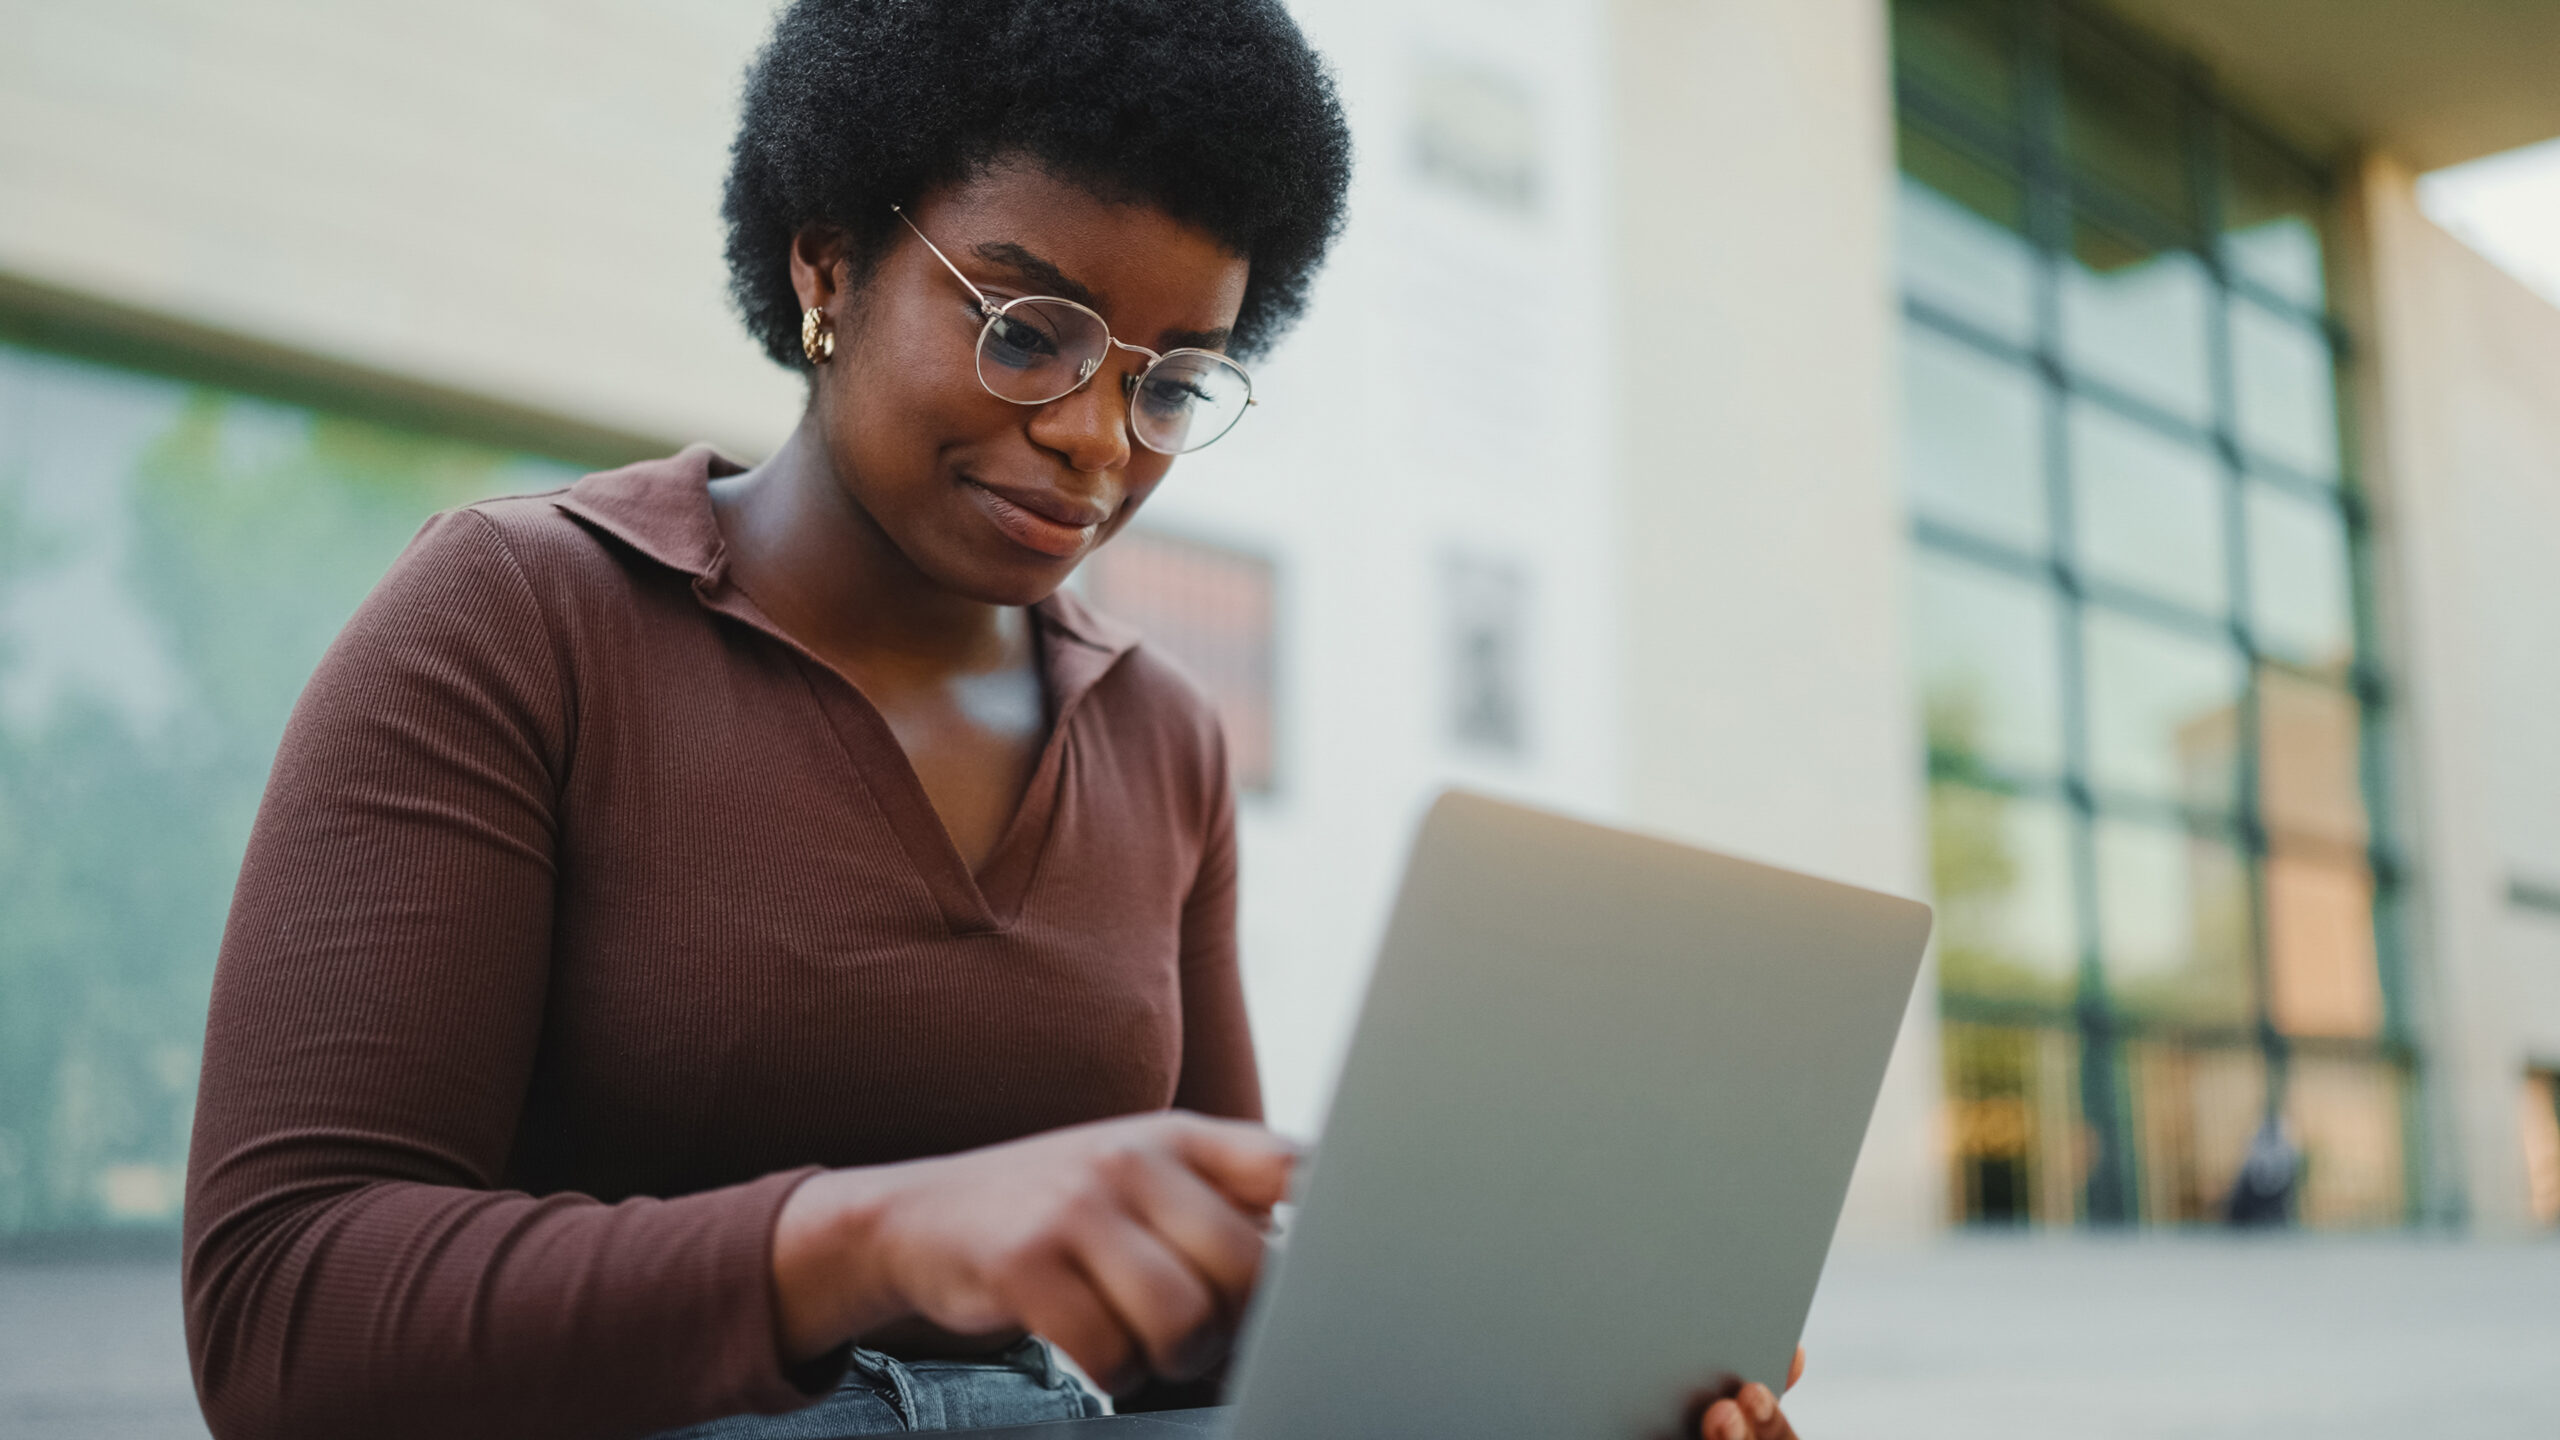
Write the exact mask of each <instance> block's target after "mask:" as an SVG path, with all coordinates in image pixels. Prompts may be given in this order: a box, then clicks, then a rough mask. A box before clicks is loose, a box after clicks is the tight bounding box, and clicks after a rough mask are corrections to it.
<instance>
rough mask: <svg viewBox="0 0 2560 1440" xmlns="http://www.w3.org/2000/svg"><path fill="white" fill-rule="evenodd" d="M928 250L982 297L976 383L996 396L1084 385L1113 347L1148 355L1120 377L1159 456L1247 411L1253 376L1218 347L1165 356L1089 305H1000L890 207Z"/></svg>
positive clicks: (1226, 426)
mask: <svg viewBox="0 0 2560 1440" xmlns="http://www.w3.org/2000/svg"><path fill="white" fill-rule="evenodd" d="M889 208H890V209H891V210H893V211H896V212H897V216H898V218H899V219H900V220H905V221H906V225H907V228H908V229H910V230H915V232H916V238H917V239H919V240H922V241H924V248H926V249H927V250H930V251H932V252H933V258H934V259H936V260H939V261H941V262H942V268H943V269H945V270H948V271H950V272H951V278H952V279H954V280H957V281H959V282H960V283H961V284H963V285H967V286H968V287H969V293H970V294H972V295H975V296H977V297H978V313H980V314H982V315H984V316H986V317H987V323H986V325H985V326H984V327H983V328H981V329H980V330H979V331H978V383H979V384H981V385H984V386H985V387H987V393H988V394H990V395H993V396H994V397H996V398H997V399H999V400H1010V401H1012V402H1013V403H1014V404H1016V405H1046V404H1048V403H1049V402H1050V401H1052V400H1059V399H1064V398H1065V397H1067V396H1069V395H1072V394H1074V393H1075V392H1076V391H1078V390H1079V389H1082V388H1083V387H1084V383H1085V382H1086V381H1088V380H1090V379H1092V378H1093V375H1094V372H1095V371H1097V370H1100V369H1101V368H1102V362H1103V361H1105V360H1107V359H1109V358H1111V350H1112V347H1114V346H1118V347H1119V348H1120V349H1123V350H1127V351H1129V352H1131V353H1132V354H1137V355H1144V356H1145V357H1147V368H1146V369H1144V370H1141V371H1139V372H1138V373H1137V374H1135V375H1131V376H1128V377H1126V378H1125V379H1124V380H1123V381H1122V382H1121V392H1122V394H1123V395H1124V396H1125V397H1126V398H1127V399H1128V402H1129V433H1130V434H1132V435H1134V436H1136V437H1137V439H1138V443H1139V444H1141V445H1144V446H1146V447H1147V448H1148V449H1150V450H1153V451H1155V452H1156V453H1157V454H1160V455H1180V454H1183V453H1184V452H1186V451H1191V450H1197V449H1199V448H1200V447H1202V446H1204V445H1207V444H1209V443H1210V442H1211V441H1213V440H1216V439H1217V438H1218V437H1219V436H1221V435H1224V434H1226V433H1227V432H1228V431H1230V430H1232V429H1234V428H1235V426H1236V422H1237V421H1238V420H1241V419H1243V418H1244V412H1245V409H1246V407H1248V406H1250V405H1252V404H1253V403H1254V402H1253V377H1252V376H1250V375H1247V374H1246V373H1245V370H1244V367H1243V366H1241V365H1239V364H1237V363H1236V362H1234V361H1233V360H1230V359H1228V358H1227V357H1226V356H1224V355H1221V354H1219V353H1218V352H1217V351H1215V350H1198V349H1192V348H1188V347H1185V348H1183V349H1180V350H1168V351H1165V352H1164V353H1163V354H1161V355H1159V354H1157V353H1156V352H1155V351H1153V350H1150V349H1148V348H1147V347H1146V346H1144V345H1132V344H1130V343H1129V342H1128V341H1126V340H1122V339H1120V338H1118V337H1116V336H1114V335H1113V334H1112V333H1111V326H1110V325H1109V324H1108V323H1107V322H1105V321H1104V320H1103V318H1102V317H1101V316H1100V315H1099V314H1096V313H1095V312H1094V310H1093V309H1092V307H1090V306H1085V305H1079V304H1077V303H1076V302H1075V301H1073V300H1061V299H1059V298H1058V297H1056V296H1054V295H1025V296H1023V297H1021V298H1020V299H1017V300H1007V301H1005V302H1004V303H1002V304H998V303H996V302H995V301H993V300H991V299H988V298H987V293H986V292H985V291H983V290H981V289H979V288H978V287H977V286H976V285H975V284H973V283H971V281H970V279H969V277H968V276H966V275H963V274H961V273H960V267H959V266H957V265H954V264H952V263H951V257H950V256H948V255H945V254H943V253H942V247H941V246H939V245H936V244H934V243H933V241H932V239H931V238H930V237H928V236H927V235H926V234H925V233H924V231H922V230H918V229H916V222H915V221H913V220H908V219H907V212H906V211H905V210H904V209H902V208H900V207H899V206H896V205H892V206H890V207H889Z"/></svg>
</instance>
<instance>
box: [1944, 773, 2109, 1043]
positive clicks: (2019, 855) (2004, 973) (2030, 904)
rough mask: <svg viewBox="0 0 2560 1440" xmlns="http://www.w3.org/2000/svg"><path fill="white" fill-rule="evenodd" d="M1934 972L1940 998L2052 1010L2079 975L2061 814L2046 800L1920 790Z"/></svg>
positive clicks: (1948, 788)
mask: <svg viewBox="0 0 2560 1440" xmlns="http://www.w3.org/2000/svg"><path fill="white" fill-rule="evenodd" d="M1929 868H1930V878H1931V881H1932V883H1933V885H1934V886H1935V888H1936V894H1937V900H1938V967H1939V975H1940V983H1941V984H1943V985H1944V986H1945V987H1946V990H1947V992H1948V993H1949V994H1951V995H1954V994H1960V995H1970V996H1974V997H1977V998H1981V999H1989V1000H2008V1001H2020V1002H2025V1003H2029V1004H2038V1005H2049V1006H2053V1007H2056V1008H2060V1007H2063V1006H2066V1005H2068V1004H2069V1003H2070V1000H2071V992H2072V988H2073V981H2074V976H2075V974H2076V973H2077V971H2078V969H2079V963H2080V961H2079V951H2080V946H2079V941H2078V939H2077V932H2076V930H2075V926H2074V922H2073V908H2072V901H2071V893H2072V886H2071V817H2070V812H2069V811H2067V810H2065V809H2064V808H2063V807H2062V806H2060V805H2057V804H2055V803H2053V802H2051V801H2047V800H2037V799H2029V798H2024V797H2020V796H2015V795H2004V794H2001V793H2000V792H1998V791H1993V790H1982V789H1977V788H1975V787H1973V786H1970V785H1960V784H1938V785H1932V786H1931V787H1929Z"/></svg>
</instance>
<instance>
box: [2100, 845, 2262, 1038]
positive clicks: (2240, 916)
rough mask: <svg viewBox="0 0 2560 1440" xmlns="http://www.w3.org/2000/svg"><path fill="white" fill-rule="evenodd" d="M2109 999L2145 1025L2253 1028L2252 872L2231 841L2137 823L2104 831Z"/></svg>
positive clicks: (2103, 940) (2103, 930)
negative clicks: (2141, 1018) (2169, 1022)
mask: <svg viewBox="0 0 2560 1440" xmlns="http://www.w3.org/2000/svg"><path fill="white" fill-rule="evenodd" d="M2096 840H2097V855H2098V934H2099V948H2100V952H2101V959H2102V962H2103V964H2104V966H2105V969H2106V976H2107V994H2108V998H2109V999H2110V1000H2111V1001H2112V1002H2113V1003H2114V1004H2115V1005H2116V1007H2117V1008H2118V1009H2120V1010H2123V1011H2125V1012H2127V1013H2129V1014H2135V1015H2140V1016H2144V1017H2146V1018H2153V1019H2163V1020H2177V1021H2185V1022H2189V1023H2193V1024H2200V1025H2234V1026H2236V1025H2244V1024H2246V1023H2248V1021H2249V1019H2250V1017H2251V1006H2250V1000H2249V991H2250V984H2249V941H2250V926H2249V867H2248V865H2247V863H2246V862H2245V861H2243V860H2242V859H2241V856H2240V852H2239V851H2238V850H2236V849H2234V848H2232V846H2231V845H2230V844H2228V843H2227V842H2224V841H2221V840H2217V839H2210V838H2207V837H2205V836H2201V835H2195V834H2192V833H2189V832H2188V831H2186V830H2183V829H2174V828H2170V827H2167V826H2158V825H2146V824H2141V823H2138V822H2133V821H2102V822H2100V823H2099V825H2098V828H2097V835H2096Z"/></svg>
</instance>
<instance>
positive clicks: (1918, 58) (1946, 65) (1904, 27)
mask: <svg viewBox="0 0 2560 1440" xmlns="http://www.w3.org/2000/svg"><path fill="white" fill-rule="evenodd" d="M1893 58H1894V63H1895V66H1896V68H1897V69H1899V70H1900V71H1901V72H1902V73H1903V74H1905V75H1907V76H1910V77H1911V78H1913V79H1915V80H1917V81H1919V82H1920V83H1921V84H1923V85H1925V86H1927V87H1928V89H1929V93H1930V94H1931V95H1934V96H1936V97H1937V98H1938V99H1940V100H1943V101H1947V102H1949V103H1952V104H1956V105H1960V106H1962V107H1963V108H1965V109H1967V110H1970V111H1972V112H1974V113H1975V114H1976V115H1978V116H1980V117H1981V118H1983V119H1986V120H1991V121H1995V122H2001V123H2006V122H2008V121H2010V120H2011V119H2013V118H2014V117H2015V116H2016V114H2017V109H2018V20H2017V7H2016V6H2015V5H2014V4H2011V3H2008V0H1894V6H1893Z"/></svg>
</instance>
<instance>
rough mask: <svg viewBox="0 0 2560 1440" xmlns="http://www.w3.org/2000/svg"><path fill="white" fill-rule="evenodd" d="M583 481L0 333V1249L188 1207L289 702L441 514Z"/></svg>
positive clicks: (465, 446)
mask: <svg viewBox="0 0 2560 1440" xmlns="http://www.w3.org/2000/svg"><path fill="white" fill-rule="evenodd" d="M571 473H572V472H571V471H569V470H568V469H567V468H566V467H563V466H558V465H555V464H552V463H549V462H546V461H542V460H538V459H535V458H532V457H526V456H520V455H511V454H508V453H505V452H502V451H497V450H492V449H488V448H485V447H482V446H478V445H474V444H470V443H467V442H462V441H457V440H452V439H447V438H443V437H439V436H435V435H430V434H425V433H417V432H409V431H403V430H400V429H396V428H392V427H388V426H384V425H380V424H376V423H373V422H370V421H358V420H352V419H346V418H343V417H337V416H332V415H328V414H323V413H319V412H315V411H311V410H308V409H303V408H299V407H294V406H288V405H281V404H277V403H274V402H271V401H266V400H262V399H258V398H255V397H252V396H248V395H243V394H238V393H234V392H229V391H225V390H221V389H216V388H211V387H207V386H202V385H191V384H183V383H179V382H176V381H170V380H163V379H159V378H156V377H149V376H142V375H136V374H132V373H129V372H124V371H119V370H114V369H110V368H107V367H102V366H97V365H92V364H88V363H85V362H80V361H73V360H69V359H65V358H61V357H57V356H52V355H48V354H44V353H41V352H36V351H30V350H24V349H18V348H14V347H7V346H0V1236H12V1235H16V1236H24V1235H30V1234H42V1233H49V1232H62V1231H80V1230H90V1229H98V1228H103V1227H113V1226H132V1225H143V1226H165V1225H168V1224H170V1223H172V1222H174V1219H175V1217H176V1207H177V1202H178V1198H179V1192H180V1186H181V1179H182V1176H183V1173H184V1170H183V1167H184V1164H185V1158H186V1144H187V1130H188V1125H189V1122H190V1113H191V1109H192V1101H193V1097H194V1092H195V1081H196V1069H197V1064H198V1053H199V1049H200V1046H201V1042H202V1036H203V1028H204V1007H205V999H206V995H207V993H208V991H209V988H210V985H211V982H212V976H213V965H214V956H215V953H216V951H217V949H218V947H219V945H220V940H221V933H222V924H223V917H224V913H225V910H226V908H227V906H228V904H229V899H230V893H231V886H232V882H233V880H234V878H235V877H236V875H237V873H238V870H239V864H240V855H241V850H242V847H243V846H244V844H245V843H246V841H247V838H248V833H249V826H250V822H251V820H252V818H253V817H254V815H255V813H256V808H257V804H258V797H259V795H260V793H261V791H262V790H263V788H264V786H265V783H266V774H267V768H268V766H269V764H270V763H271V761H272V759H273V757H274V753H275V747H276V742H277V740H278V737H279V736H280V735H281V734H282V732H283V729H284V723H285V718H286V715H287V713H288V712H289V710H290V709H291V707H292V704H293V700H294V697H295V696H296V695H297V694H298V693H299V691H300V690H301V687H302V684H303V682H304V680H305V679H306V678H307V677H308V676H309V674H310V673H311V669H312V667H313V665H314V664H316V663H317V661H318V660H319V657H320V654H321V652H322V651H323V650H324V649H325V648H326V647H327V645H328V643H329V641H330V639H331V637H333V636H334V635H335V634H336V633H337V630H338V628H339V627H340V626H341V625H343V624H344V623H345V621H346V618H347V616H348V615H349V614H350V613H351V612H352V611H353V610H354V609H355V607H356V605H357V603H358V602H359V601H361V600H362V599H363V598H364V595H365V592H366V591H367V590H368V589H369V588H371V586H372V584H373V582H374V581H375V580H376V579H377V578H378V577H379V576H380V575H381V573H382V572H383V570H384V569H385V568H386V567H387V566H388V565H389V564H390V562H391V560H392V559H393V558H394V557H395V556H397V555H398V554H399V552H400V549H401V547H402V546H403V545H404V544H406V543H407V541H408V539H409V538H410V536H411V535H413V534H414V533H415V532H416V530H417V527H418V526H419V524H420V523H421V522H422V521H424V520H425V519H426V517H427V516H429V515H430V514H433V513H434V512H435V511H437V510H440V509H444V508H447V507H450V506H453V505H457V504H462V503H466V502H468V501H471V500H474V499H478V498H481V497H484V496H488V495H491V494H496V493H501V492H507V491H521V490H526V489H536V488H548V487H549V486H552V485H556V484H560V483H564V482H565V481H566V480H567V479H568V478H570V476H571Z"/></svg>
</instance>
